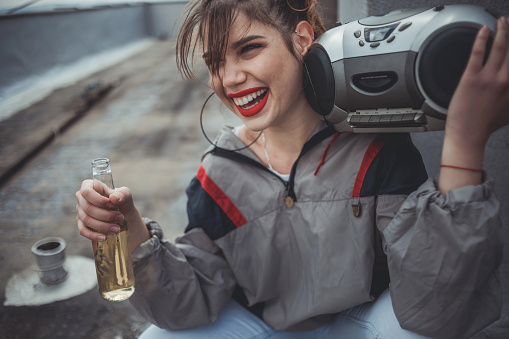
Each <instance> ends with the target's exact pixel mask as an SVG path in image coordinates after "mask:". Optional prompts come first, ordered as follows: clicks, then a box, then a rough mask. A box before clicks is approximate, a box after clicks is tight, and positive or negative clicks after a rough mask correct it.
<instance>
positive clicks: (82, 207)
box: [76, 195, 124, 232]
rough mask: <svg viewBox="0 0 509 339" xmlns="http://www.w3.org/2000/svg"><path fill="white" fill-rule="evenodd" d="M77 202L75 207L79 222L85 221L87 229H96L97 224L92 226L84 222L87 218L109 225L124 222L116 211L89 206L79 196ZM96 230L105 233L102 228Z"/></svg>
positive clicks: (88, 203)
mask: <svg viewBox="0 0 509 339" xmlns="http://www.w3.org/2000/svg"><path fill="white" fill-rule="evenodd" d="M77 200H78V204H77V206H76V209H77V211H78V213H79V216H80V218H81V220H83V221H85V224H86V225H87V226H89V227H93V228H97V223H94V224H93V225H92V224H89V223H88V222H86V220H88V219H89V218H91V219H93V220H97V221H100V222H104V223H110V224H113V223H116V222H120V221H122V220H124V219H123V215H122V213H121V212H119V211H117V210H116V209H113V210H111V209H106V208H102V207H97V206H95V205H93V204H91V203H90V202H89V201H87V200H86V199H85V198H84V197H83V196H81V195H78V196H77ZM97 230H98V231H101V232H102V231H105V229H103V227H99V228H97Z"/></svg>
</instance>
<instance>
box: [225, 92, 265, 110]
mask: <svg viewBox="0 0 509 339" xmlns="http://www.w3.org/2000/svg"><path fill="white" fill-rule="evenodd" d="M265 92H267V89H261V90H258V91H256V92H253V93H250V94H248V95H246V96H243V97H241V98H234V99H233V102H235V104H236V105H237V106H242V105H247V104H248V103H250V102H251V101H253V100H254V99H256V98H257V97H259V96H260V95H262V94H264V93H265ZM253 106H254V105H253Z"/></svg>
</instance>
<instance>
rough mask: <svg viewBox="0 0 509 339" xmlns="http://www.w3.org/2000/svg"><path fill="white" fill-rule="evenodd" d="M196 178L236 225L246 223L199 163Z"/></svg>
mask: <svg viewBox="0 0 509 339" xmlns="http://www.w3.org/2000/svg"><path fill="white" fill-rule="evenodd" d="M196 178H197V179H198V180H199V181H200V183H201V186H202V187H203V189H204V190H205V192H207V193H208V195H210V197H211V198H212V199H213V200H214V201H215V202H216V204H218V205H219V207H221V209H222V210H223V212H224V213H226V215H227V216H228V218H230V220H231V221H232V222H233V224H234V225H235V226H236V227H240V226H242V225H244V224H245V223H247V220H246V218H244V216H243V215H242V213H241V212H240V211H239V209H238V208H237V206H235V204H234V203H233V202H232V201H231V200H230V198H228V196H227V195H226V194H225V193H224V192H223V191H222V190H221V188H219V186H217V185H216V183H215V182H214V181H212V179H210V178H209V176H208V175H207V173H206V172H205V169H204V168H203V165H200V168H199V169H198V173H197V174H196Z"/></svg>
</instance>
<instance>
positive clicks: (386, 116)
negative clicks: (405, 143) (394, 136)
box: [380, 114, 392, 124]
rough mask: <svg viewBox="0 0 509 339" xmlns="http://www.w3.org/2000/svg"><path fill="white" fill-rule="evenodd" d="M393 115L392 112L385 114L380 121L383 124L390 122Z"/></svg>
mask: <svg viewBox="0 0 509 339" xmlns="http://www.w3.org/2000/svg"><path fill="white" fill-rule="evenodd" d="M391 118H392V115H390V114H384V115H382V116H381V117H380V123H382V124H388V123H390V122H391Z"/></svg>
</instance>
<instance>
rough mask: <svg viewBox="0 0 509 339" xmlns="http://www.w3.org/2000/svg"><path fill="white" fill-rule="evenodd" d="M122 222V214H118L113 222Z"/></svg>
mask: <svg viewBox="0 0 509 339" xmlns="http://www.w3.org/2000/svg"><path fill="white" fill-rule="evenodd" d="M122 220H124V216H123V215H122V214H119V215H117V216H116V217H115V221H122Z"/></svg>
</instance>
